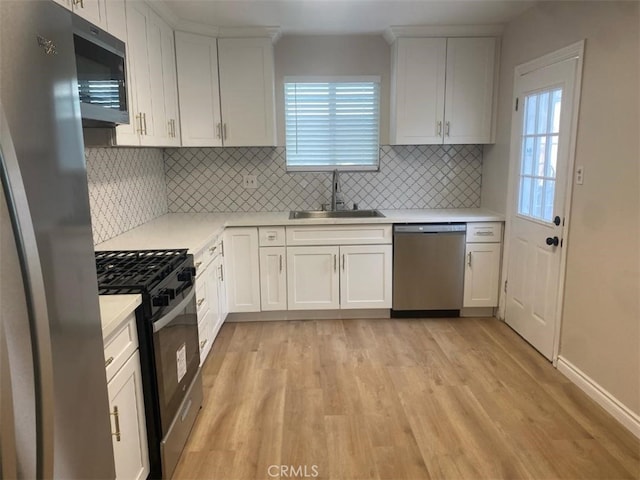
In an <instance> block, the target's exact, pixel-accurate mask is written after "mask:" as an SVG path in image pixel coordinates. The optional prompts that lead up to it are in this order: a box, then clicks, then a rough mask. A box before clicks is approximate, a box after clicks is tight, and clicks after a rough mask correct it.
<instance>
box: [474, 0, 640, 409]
mask: <svg viewBox="0 0 640 480" xmlns="http://www.w3.org/2000/svg"><path fill="white" fill-rule="evenodd" d="M639 5H640V4H639V3H636V2H542V3H541V4H538V5H537V6H535V7H534V8H532V9H531V10H528V11H527V12H525V13H523V14H522V15H521V16H519V17H518V18H516V19H514V20H513V21H512V22H511V23H509V25H508V26H507V28H506V30H505V33H504V37H503V42H502V58H501V73H500V97H499V108H498V110H499V112H498V125H497V128H498V130H497V138H496V140H497V141H496V144H495V145H493V146H487V147H485V150H484V161H483V192H482V205H483V206H484V207H487V208H491V209H494V210H497V211H500V212H505V210H506V201H507V199H506V190H507V171H508V161H509V139H510V134H511V132H510V122H511V102H512V96H513V71H514V67H515V66H516V65H518V64H521V63H524V62H526V61H529V60H532V59H534V58H536V57H539V56H542V55H544V54H546V53H549V52H552V51H554V50H557V49H559V48H561V47H564V46H566V45H569V44H571V43H574V42H576V41H579V40H582V39H586V50H585V57H584V72H583V80H582V82H583V83H582V98H581V102H580V116H579V121H578V122H579V123H578V136H577V148H576V165H583V166H584V168H585V177H584V185H580V186H574V190H573V199H572V212H571V226H570V230H569V235H568V254H567V276H566V286H565V301H564V308H563V323H562V333H561V346H560V354H561V355H562V356H563V357H564V358H566V359H567V360H568V361H570V362H571V363H573V364H574V365H575V366H577V367H578V368H579V369H581V370H582V371H583V372H584V373H586V374H587V375H588V376H589V377H591V379H593V380H594V381H595V382H597V383H598V384H600V385H601V386H602V387H603V388H605V389H606V390H607V391H608V392H609V393H611V394H612V395H613V396H614V397H616V398H617V399H618V400H619V401H620V402H622V403H623V404H624V405H626V406H627V407H628V408H630V409H631V410H632V411H634V412H635V413H636V414H640V300H639V299H640V256H639V249H640V196H639V195H640V194H639V192H640V181H639V180H640V178H639V177H640V168H639V167H640V147H639V138H640V124H639V121H638V116H639V111H640V98H639V90H640V83H639V82H640V79H639V76H638V68H639V67H638V63H639V58H640V50H639V38H638V29H639V24H640V18H639Z"/></svg>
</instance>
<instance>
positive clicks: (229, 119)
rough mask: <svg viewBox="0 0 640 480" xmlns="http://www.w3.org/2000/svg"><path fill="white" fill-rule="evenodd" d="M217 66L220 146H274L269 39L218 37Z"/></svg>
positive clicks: (272, 76) (272, 77) (272, 73)
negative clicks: (222, 144)
mask: <svg viewBox="0 0 640 480" xmlns="http://www.w3.org/2000/svg"><path fill="white" fill-rule="evenodd" d="M218 65H219V74H220V105H221V110H222V126H223V128H222V136H223V143H224V146H225V147H253V146H273V145H275V144H276V137H275V109H274V82H275V80H274V66H273V44H272V43H271V39H270V38H221V39H219V40H218Z"/></svg>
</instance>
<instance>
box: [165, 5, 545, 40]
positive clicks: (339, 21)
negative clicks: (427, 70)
mask: <svg viewBox="0 0 640 480" xmlns="http://www.w3.org/2000/svg"><path fill="white" fill-rule="evenodd" d="M154 3H155V4H156V5H158V4H162V10H163V11H164V12H165V13H168V14H170V15H171V17H173V21H174V23H175V24H178V25H180V24H182V25H188V24H192V25H207V26H215V27H280V33H282V34H349V33H356V34H364V33H382V32H383V31H384V30H385V29H386V28H388V27H390V26H412V25H416V26H417V25H429V26H438V25H479V24H503V23H506V22H508V21H509V20H510V19H512V18H513V17H515V16H517V15H519V14H520V13H522V12H523V11H524V10H526V9H528V8H529V7H531V6H532V5H533V4H534V3H535V1H528V0H439V1H436V0H161V1H159V0H156V2H154Z"/></svg>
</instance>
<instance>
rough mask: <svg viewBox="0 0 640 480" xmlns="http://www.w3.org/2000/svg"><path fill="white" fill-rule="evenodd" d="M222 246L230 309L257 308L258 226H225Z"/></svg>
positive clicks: (244, 309)
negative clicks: (226, 227)
mask: <svg viewBox="0 0 640 480" xmlns="http://www.w3.org/2000/svg"><path fill="white" fill-rule="evenodd" d="M224 249H225V250H224V254H225V273H226V280H227V300H228V302H229V304H228V305H229V312H231V313H235V312H259V311H260V260H259V252H258V228H257V227H241V228H228V229H226V230H225V232H224Z"/></svg>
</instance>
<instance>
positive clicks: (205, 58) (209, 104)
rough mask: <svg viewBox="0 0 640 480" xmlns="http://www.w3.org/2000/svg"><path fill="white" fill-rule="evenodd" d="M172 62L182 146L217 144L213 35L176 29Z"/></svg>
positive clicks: (219, 140)
mask: <svg viewBox="0 0 640 480" xmlns="http://www.w3.org/2000/svg"><path fill="white" fill-rule="evenodd" d="M176 65H177V71H178V96H179V99H180V102H179V107H180V125H181V128H182V132H181V134H182V146H184V147H221V146H222V131H221V128H222V120H221V118H220V89H219V84H218V47H217V43H216V39H215V38H211V37H205V36H203V35H194V34H192V33H184V32H176Z"/></svg>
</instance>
